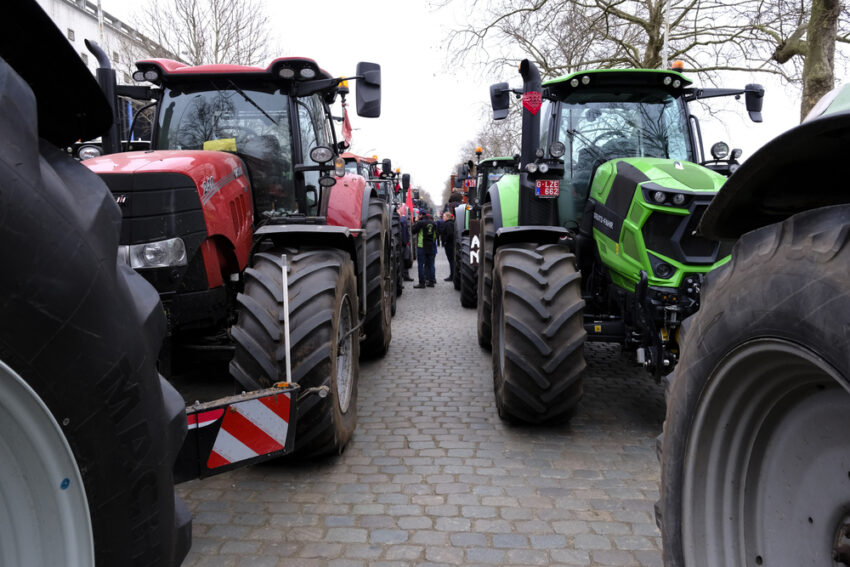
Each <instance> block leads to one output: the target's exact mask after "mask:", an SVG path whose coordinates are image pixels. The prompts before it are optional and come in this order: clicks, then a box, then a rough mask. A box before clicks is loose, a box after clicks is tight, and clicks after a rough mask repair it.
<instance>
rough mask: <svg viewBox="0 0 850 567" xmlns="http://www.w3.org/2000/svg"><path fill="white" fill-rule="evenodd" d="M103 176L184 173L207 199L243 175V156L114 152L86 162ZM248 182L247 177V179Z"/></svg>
mask: <svg viewBox="0 0 850 567" xmlns="http://www.w3.org/2000/svg"><path fill="white" fill-rule="evenodd" d="M82 163H83V165H85V166H86V167H88V168H89V169H91V170H92V171H94V172H95V173H97V174H98V175H101V176H111V175H115V174H129V175H132V174H148V173H180V174H183V175H186V176H187V177H190V178H191V179H192V180H193V181H194V182H195V186H196V187H197V188H198V196H199V197H200V198H201V200H202V201H203V202H206V201H208V200H209V199H210V198H211V197H212V195H213V194H215V193H216V192H217V191H218V190H219V189H221V188H222V187H223V186H224V185H226V184H227V183H229V182H231V181H233V180H235V179H239V178H240V177H243V176H244V175H245V174H246V172H245V168H244V166H243V163H242V160H241V159H239V158H238V157H236V156H234V155H232V154H229V153H226V152H216V151H208V150H161V151H154V152H126V153H121V154H110V155H105V156H100V157H97V158H94V159H90V160H86V161H84V162H82ZM246 182H247V181H246Z"/></svg>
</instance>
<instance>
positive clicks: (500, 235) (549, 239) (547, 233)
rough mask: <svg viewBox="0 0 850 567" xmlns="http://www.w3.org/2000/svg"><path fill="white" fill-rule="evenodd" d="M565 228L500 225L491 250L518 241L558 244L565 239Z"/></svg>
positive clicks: (533, 225)
mask: <svg viewBox="0 0 850 567" xmlns="http://www.w3.org/2000/svg"><path fill="white" fill-rule="evenodd" d="M567 235H568V233H567V229H566V228H564V227H562V226H547V225H535V224H532V225H525V226H508V227H502V228H500V229H498V230H497V231H496V242H495V244H494V246H493V250H498V249H499V247H500V246H510V245H511V244H517V243H520V242H536V243H538V244H558V243H560V242H565V241H566V239H567Z"/></svg>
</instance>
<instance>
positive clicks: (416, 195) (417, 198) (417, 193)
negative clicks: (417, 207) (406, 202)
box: [413, 189, 419, 201]
mask: <svg viewBox="0 0 850 567" xmlns="http://www.w3.org/2000/svg"><path fill="white" fill-rule="evenodd" d="M413 198H414V199H416V200H417V201H418V200H419V189H414V190H413Z"/></svg>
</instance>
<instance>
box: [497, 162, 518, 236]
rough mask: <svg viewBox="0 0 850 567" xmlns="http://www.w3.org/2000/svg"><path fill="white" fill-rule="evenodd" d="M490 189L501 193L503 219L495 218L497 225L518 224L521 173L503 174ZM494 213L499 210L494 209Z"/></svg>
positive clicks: (500, 201)
mask: <svg viewBox="0 0 850 567" xmlns="http://www.w3.org/2000/svg"><path fill="white" fill-rule="evenodd" d="M490 190H495V191H498V193H499V210H500V212H501V219H497V218H494V219H493V220H494V221H495V222H496V226H503V227H510V226H517V225H518V224H519V175H517V174H510V175H503V176H502V178H501V179H499V181H497V182H496V184H495V185H493V186H492V187H491V188H490ZM493 214H494V215H496V214H497V212H496V211H493ZM500 220H501V223H500V222H499V221H500Z"/></svg>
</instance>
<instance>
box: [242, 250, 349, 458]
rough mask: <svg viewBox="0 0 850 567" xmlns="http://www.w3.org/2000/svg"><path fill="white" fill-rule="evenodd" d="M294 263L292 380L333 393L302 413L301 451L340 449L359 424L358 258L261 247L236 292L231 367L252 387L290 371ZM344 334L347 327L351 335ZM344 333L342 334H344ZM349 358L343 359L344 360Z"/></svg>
mask: <svg viewBox="0 0 850 567" xmlns="http://www.w3.org/2000/svg"><path fill="white" fill-rule="evenodd" d="M282 254H286V255H287V263H288V264H289V268H288V271H287V279H288V284H289V335H290V349H291V351H292V361H291V369H292V381H293V382H297V383H298V384H299V385H300V386H301V390H302V391H304V390H306V389H308V388H319V387H322V386H327V387H328V396H327V397H325V398H323V399H322V400H321V401H319V402H318V403H317V404H316V405H315V406H313V408H312V409H310V410H309V411H308V412H307V413H306V414H301V415H299V417H298V423H297V425H296V431H295V451H296V454H297V456H298V457H313V456H321V455H327V454H334V453H336V454H339V453H342V450H343V449H344V448H345V445H346V443H348V441H349V440H350V439H351V436H352V435H353V434H354V428H355V426H356V425H357V382H358V378H359V374H360V370H359V364H358V363H357V358H358V354H359V341H358V338H357V333H353V334H352V333H349V331H350V330H351V329H352V328H354V326H355V325H356V324H357V313H358V307H357V283H356V281H355V278H354V263H353V262H352V260H351V257H350V256H349V255H348V254H347V253H345V252H343V251H341V250H336V249H329V248H313V249H301V250H295V249H291V248H272V249H270V250H267V251H265V252H261V253H259V254H255V255H254V258H253V266H252V267H251V268H248V269H247V270H245V289H244V292H243V293H240V294H239V295H238V296H237V301H238V303H239V306H240V307H239V316H238V320H237V322H236V325H234V326H233V327H232V328H231V335H232V336H233V340H234V342H235V345H236V352H235V353H234V357H233V360H232V361H231V363H230V373H231V374H232V375H233V377H234V378H235V379H236V380H237V381H238V382H239V383H240V384H242V385H243V386H244V387H245V388H247V389H251V390H253V389H259V388H267V387H269V386H271V385H272V384H274V383H275V382H278V381H281V380H285V379H286V352H285V348H284V346H285V345H284V336H283V329H284V325H283V320H282V318H281V317H280V313H281V312H282V310H283V293H282V289H283V285H282V279H283V274H282V270H281V266H282V261H281V255H282ZM346 334H347V336H345V337H343V335H346ZM341 339H344V340H342V342H340V340H341ZM341 362H342V363H343V364H342V365H341V366H340V363H341Z"/></svg>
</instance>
